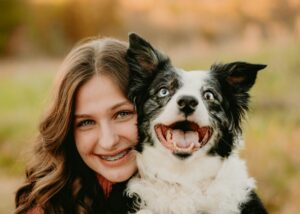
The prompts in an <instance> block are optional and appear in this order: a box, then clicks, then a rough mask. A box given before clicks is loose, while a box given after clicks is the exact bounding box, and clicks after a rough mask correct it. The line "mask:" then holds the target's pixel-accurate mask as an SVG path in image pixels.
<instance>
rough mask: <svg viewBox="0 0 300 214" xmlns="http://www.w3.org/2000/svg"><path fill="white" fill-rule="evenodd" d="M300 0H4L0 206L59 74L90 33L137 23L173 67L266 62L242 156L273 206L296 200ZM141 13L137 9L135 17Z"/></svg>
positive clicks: (295, 208)
mask: <svg viewBox="0 0 300 214" xmlns="http://www.w3.org/2000/svg"><path fill="white" fill-rule="evenodd" d="M299 14H300V3H299V1H295V0H288V1H286V0H272V1H270V0H253V1H242V0H224V1H222V2H221V1H217V0H210V1H206V0H201V1H194V0H186V1H180V0H174V1H154V0H145V1H139V0H115V1H112V0H101V1H93V0H26V1H25V0H24V1H20V0H3V1H1V2H0V29H1V31H0V201H1V203H0V213H3V214H4V213H5V214H6V213H13V211H14V194H15V191H16V190H17V188H18V187H19V186H20V185H21V184H22V181H23V180H24V178H25V177H24V176H25V168H26V164H27V163H28V161H29V160H30V157H31V156H32V155H31V153H30V150H31V148H32V146H33V145H34V142H35V137H36V135H37V133H38V125H39V121H40V119H41V118H42V115H43V112H44V111H45V110H46V109H47V105H48V103H49V100H50V99H51V89H52V84H53V81H54V78H55V74H56V72H57V71H58V69H59V66H60V64H61V62H62V60H63V58H64V56H65V55H66V54H67V53H68V51H69V50H70V49H71V47H72V46H73V45H74V44H76V43H77V42H78V41H79V40H81V39H82V38H85V37H87V36H95V35H100V36H112V37H117V38H119V39H122V40H127V35H128V32H136V33H138V34H140V35H141V36H143V37H144V38H146V39H148V40H149V41H150V42H151V43H152V44H154V45H155V46H156V47H157V48H159V49H160V50H163V52H164V53H166V54H168V55H169V56H170V58H171V60H172V62H173V64H174V65H175V66H177V67H181V68H183V69H185V70H197V69H200V70H207V69H209V68H210V66H211V64H213V63H220V62H222V63H227V62H233V61H247V62H250V63H261V64H267V65H268V66H267V68H266V69H264V70H262V71H260V72H259V74H258V78H257V81H256V84H255V85H254V87H253V88H252V90H251V91H250V94H251V96H252V98H251V103H250V111H249V113H248V115H247V118H246V120H245V121H244V123H243V130H244V139H245V145H244V148H243V150H242V151H241V156H242V157H243V159H245V160H246V162H247V165H248V169H249V173H250V175H251V176H253V177H254V178H255V179H256V181H257V192H258V194H259V195H260V197H261V199H262V201H263V203H264V204H265V205H266V207H267V209H268V211H269V213H271V214H298V213H299V210H300V95H299V94H300V15H299ZM137 17H139V18H137Z"/></svg>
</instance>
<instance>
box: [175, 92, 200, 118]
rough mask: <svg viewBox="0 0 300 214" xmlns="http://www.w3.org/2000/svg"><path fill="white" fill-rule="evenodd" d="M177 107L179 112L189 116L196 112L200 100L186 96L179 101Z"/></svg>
mask: <svg viewBox="0 0 300 214" xmlns="http://www.w3.org/2000/svg"><path fill="white" fill-rule="evenodd" d="M177 105H178V108H179V110H180V111H181V112H183V113H184V114H185V115H186V116H188V115H190V114H191V113H193V112H194V111H195V110H196V108H197V106H198V100H197V99H196V98H195V97H192V96H186V95H185V96H182V97H180V98H179V99H178V100H177Z"/></svg>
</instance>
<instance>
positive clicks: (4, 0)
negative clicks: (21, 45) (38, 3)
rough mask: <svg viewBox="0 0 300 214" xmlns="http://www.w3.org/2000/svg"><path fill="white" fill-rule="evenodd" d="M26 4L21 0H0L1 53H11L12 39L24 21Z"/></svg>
mask: <svg viewBox="0 0 300 214" xmlns="http://www.w3.org/2000/svg"><path fill="white" fill-rule="evenodd" d="M23 15H24V4H23V2H22V1H21V0H1V1H0V55H7V54H11V53H12V52H13V50H12V49H11V47H10V39H11V38H12V36H13V34H14V33H16V32H17V29H18V27H20V26H21V24H22V22H23V18H24V17H23Z"/></svg>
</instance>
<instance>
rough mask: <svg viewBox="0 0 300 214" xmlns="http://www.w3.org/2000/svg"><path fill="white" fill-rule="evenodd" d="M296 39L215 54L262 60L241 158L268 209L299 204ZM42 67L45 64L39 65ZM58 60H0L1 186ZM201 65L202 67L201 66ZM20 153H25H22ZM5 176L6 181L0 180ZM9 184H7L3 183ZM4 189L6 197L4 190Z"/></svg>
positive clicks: (14, 168)
mask: <svg viewBox="0 0 300 214" xmlns="http://www.w3.org/2000/svg"><path fill="white" fill-rule="evenodd" d="M299 47H300V44H299V43H297V44H291V45H287V46H284V47H283V46H281V47H272V46H266V47H265V48H264V49H263V50H262V51H260V52H258V53H255V54H252V53H250V54H249V53H241V54H237V53H232V54H226V55H225V54H224V55H222V56H219V58H220V60H219V61H223V62H229V61H233V60H236V57H237V56H238V57H239V58H242V59H243V60H246V61H250V62H263V63H266V64H268V67H267V69H265V70H264V71H262V72H261V73H259V75H258V79H257V82H256V85H255V86H254V88H253V90H252V91H251V94H252V103H251V110H250V112H249V115H248V119H247V121H246V122H245V123H244V130H245V136H244V137H245V142H246V143H245V148H244V150H243V151H242V153H241V155H242V157H243V158H244V159H246V161H247V164H248V168H249V173H250V174H251V175H252V176H254V177H255V178H256V180H257V186H258V192H259V194H260V196H261V198H262V200H263V202H264V203H265V204H266V206H267V208H268V210H269V212H270V213H275V214H279V213H283V214H293V213H298V210H299V209H300V204H299V202H298V200H299V198H300V186H299V180H300V171H299V166H300V156H299V155H298V153H299V151H300V144H299V139H300V111H299V110H298V109H299V107H300V100H299V99H300V96H299V95H298V93H299V90H300V85H299V83H298V82H299V77H300V72H299V71H298V68H299V67H300V61H299V59H298V58H299V56H300V48H299ZM215 54H216V53H213V54H212V55H208V56H205V57H204V58H202V60H203V62H207V64H206V63H202V64H201V65H199V63H198V61H197V60H195V59H193V58H192V57H191V60H190V61H187V62H184V63H182V64H183V65H184V66H182V67H184V68H188V69H193V68H199V67H201V66H203V65H204V66H205V67H204V68H207V67H208V65H209V62H213V61H214V60H213V59H214V57H215V56H214V55H215ZM45 68H47V69H46V70H45ZM57 68H58V62H56V61H51V60H36V61H30V60H29V61H0V102H1V105H0V118H1V123H0V168H1V170H0V173H1V176H0V178H2V179H1V183H2V184H1V185H2V187H3V186H5V185H6V184H7V182H8V183H10V184H11V186H14V185H17V182H16V181H15V182H11V180H14V179H15V180H17V181H19V180H20V178H21V177H22V176H23V174H24V167H25V165H26V162H25V161H24V157H23V156H24V151H26V150H27V149H28V147H29V145H31V144H32V142H33V140H34V136H35V134H36V132H37V125H38V121H39V118H40V117H41V114H42V109H44V107H45V105H46V97H48V95H49V90H50V87H51V83H52V80H53V76H54V72H53V71H56V70H57ZM202 68H203V67H202ZM25 156H26V155H25ZM5 181H7V182H5ZM8 186H9V185H8ZM2 187H1V186H0V188H1V189H5V191H8V192H7V193H5V194H1V195H0V197H6V198H5V201H10V202H8V203H9V205H7V206H2V207H0V213H9V212H11V210H12V209H13V208H12V206H13V203H12V200H13V199H12V198H13V197H12V196H13V195H12V192H13V191H14V190H15V189H12V188H9V189H8V188H2ZM8 195H9V200H8V198H7V196H8Z"/></svg>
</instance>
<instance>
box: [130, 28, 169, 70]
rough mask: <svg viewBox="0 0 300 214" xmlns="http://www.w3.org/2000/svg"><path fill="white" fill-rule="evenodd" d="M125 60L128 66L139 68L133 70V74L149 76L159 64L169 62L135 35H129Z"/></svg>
mask: <svg viewBox="0 0 300 214" xmlns="http://www.w3.org/2000/svg"><path fill="white" fill-rule="evenodd" d="M126 59H127V61H128V63H129V64H130V66H132V67H136V66H137V67H139V69H134V71H135V72H147V73H146V74H144V75H147V74H148V75H151V74H152V72H155V70H156V68H157V67H158V66H159V64H160V63H162V62H165V61H169V58H168V57H167V56H165V55H164V54H162V53H160V52H159V51H158V50H156V49H155V48H153V47H152V46H151V44H150V43H148V42H147V41H146V40H144V39H143V38H141V37H140V36H139V35H137V34H135V33H130V34H129V49H128V50H127V54H126Z"/></svg>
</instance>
